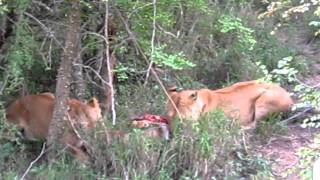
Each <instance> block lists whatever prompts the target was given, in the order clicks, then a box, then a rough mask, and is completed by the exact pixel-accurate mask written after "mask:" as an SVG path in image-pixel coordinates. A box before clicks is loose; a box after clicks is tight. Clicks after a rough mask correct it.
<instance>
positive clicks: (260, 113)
mask: <svg viewBox="0 0 320 180" xmlns="http://www.w3.org/2000/svg"><path fill="white" fill-rule="evenodd" d="M169 95H170V97H171V98H172V100H173V102H174V105H175V106H176V107H177V108H174V105H173V104H172V103H171V102H170V101H169V102H168V116H169V117H170V119H172V118H173V117H175V116H176V115H177V114H178V112H179V113H180V114H181V117H182V118H185V117H191V118H192V119H198V118H199V117H200V115H201V114H202V113H206V112H209V111H212V110H214V109H216V108H221V109H222V110H223V111H224V112H225V114H226V115H227V116H229V117H230V118H232V119H238V120H239V122H240V124H241V125H243V126H247V127H253V126H255V122H256V121H257V120H259V119H262V118H264V117H265V116H267V115H268V114H269V113H272V112H283V111H286V110H288V109H289V107H291V105H292V104H293V101H292V99H291V97H290V94H289V93H288V92H287V91H286V90H284V89H283V88H281V87H280V86H278V85H275V84H270V83H263V82H258V81H245V82H239V83H235V84H233V85H232V86H229V87H225V88H222V89H218V90H209V89H200V90H184V91H181V92H175V91H173V92H169Z"/></svg>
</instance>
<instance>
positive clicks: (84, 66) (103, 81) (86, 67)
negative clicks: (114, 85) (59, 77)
mask: <svg viewBox="0 0 320 180" xmlns="http://www.w3.org/2000/svg"><path fill="white" fill-rule="evenodd" d="M73 65H74V66H82V67H83V68H85V69H90V70H91V71H92V72H93V73H94V74H95V75H96V76H97V77H98V78H99V79H100V80H101V81H102V83H104V84H106V85H107V86H109V87H110V84H109V82H107V81H105V80H104V79H103V78H102V77H101V76H100V74H99V73H98V72H97V71H96V70H94V69H93V68H92V67H90V66H86V65H83V64H78V63H74V64H73Z"/></svg>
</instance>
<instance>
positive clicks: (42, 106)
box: [6, 93, 101, 139]
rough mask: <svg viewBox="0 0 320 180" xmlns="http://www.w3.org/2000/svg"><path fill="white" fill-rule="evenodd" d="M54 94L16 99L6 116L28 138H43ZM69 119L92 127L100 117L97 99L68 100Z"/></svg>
mask: <svg viewBox="0 0 320 180" xmlns="http://www.w3.org/2000/svg"><path fill="white" fill-rule="evenodd" d="M54 100H55V98H54V95H53V94H52V93H42V94H35V95H28V96H24V97H22V98H20V99H17V100H16V101H14V102H13V103H11V104H10V105H9V107H8V108H7V109H6V118H7V120H8V121H9V122H12V123H15V124H17V125H18V126H19V127H20V128H22V129H24V130H25V135H26V138H28V139H45V138H46V137H47V135H48V129H49V125H50V122H51V118H52V113H53V108H54ZM68 105H69V111H68V114H69V116H70V120H71V121H72V122H79V123H80V124H82V125H83V126H84V127H85V128H92V127H94V125H95V122H96V121H97V120H98V119H99V118H101V109H100V106H99V103H98V101H97V100H96V99H95V98H93V99H92V100H90V101H89V102H88V103H83V102H81V101H79V100H76V99H71V100H69V101H68Z"/></svg>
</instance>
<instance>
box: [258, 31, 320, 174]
mask: <svg viewBox="0 0 320 180" xmlns="http://www.w3.org/2000/svg"><path fill="white" fill-rule="evenodd" d="M305 34H306V32H305V30H303V29H302V30H301V31H300V32H299V33H297V34H296V35H295V36H288V35H287V34H286V33H285V32H279V33H278V34H277V38H278V40H280V42H282V43H283V44H284V45H287V46H292V47H294V48H296V49H298V50H299V51H300V54H301V55H302V56H303V57H305V58H306V59H307V61H308V64H310V65H309V68H308V70H307V72H309V73H308V74H305V75H304V76H300V77H298V79H299V80H300V81H301V82H303V83H304V84H307V85H308V86H310V87H315V88H317V89H319V90H320V49H319V48H317V45H316V44H315V43H314V42H311V41H309V40H307V39H306V36H305ZM288 128H289V129H288V132H287V133H286V135H284V136H277V137H272V138H271V139H270V141H269V142H268V143H267V144H262V145H258V146H257V147H255V148H256V150H257V151H258V152H260V153H262V154H263V155H264V156H265V157H266V158H268V159H271V160H272V161H273V163H272V170H273V174H274V175H275V177H276V179H277V180H299V179H300V178H299V177H298V175H296V174H291V175H289V176H288V177H284V176H283V173H284V172H286V170H288V169H290V168H292V167H294V166H295V165H297V163H298V162H299V157H298V156H297V155H296V152H297V151H298V149H299V148H301V147H306V146H308V145H310V144H312V143H313V139H314V136H315V135H316V134H320V128H318V129H316V128H302V127H300V126H299V125H289V127H288Z"/></svg>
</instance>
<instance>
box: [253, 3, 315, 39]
mask: <svg viewBox="0 0 320 180" xmlns="http://www.w3.org/2000/svg"><path fill="white" fill-rule="evenodd" d="M266 2H267V3H269V5H268V7H267V10H266V12H264V13H261V14H260V15H259V18H265V17H270V16H273V15H275V14H280V17H279V19H280V20H281V21H284V22H288V21H290V20H293V19H295V18H294V17H297V15H303V16H308V15H309V16H310V19H311V20H309V21H310V22H309V26H315V27H317V29H316V30H315V33H314V35H315V36H318V35H319V33H320V29H319V28H318V27H319V26H318V25H317V24H318V22H319V18H320V2H319V1H318V0H308V1H273V2H268V1H266ZM293 21H295V20H293ZM275 30H278V28H277V27H275Z"/></svg>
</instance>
